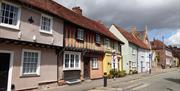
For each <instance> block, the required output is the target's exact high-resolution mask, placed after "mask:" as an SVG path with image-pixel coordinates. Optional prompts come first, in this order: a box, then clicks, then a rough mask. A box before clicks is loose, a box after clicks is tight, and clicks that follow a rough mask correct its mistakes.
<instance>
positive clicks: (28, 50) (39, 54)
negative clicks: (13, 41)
mask: <svg viewBox="0 0 180 91" xmlns="http://www.w3.org/2000/svg"><path fill="white" fill-rule="evenodd" d="M24 52H36V53H38V63H37V70H36V73H23V62H24ZM40 61H41V51H39V50H31V49H23V50H22V55H21V72H20V76H34V75H37V76H38V75H40Z"/></svg>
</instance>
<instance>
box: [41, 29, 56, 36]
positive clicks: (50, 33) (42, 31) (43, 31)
mask: <svg viewBox="0 0 180 91" xmlns="http://www.w3.org/2000/svg"><path fill="white" fill-rule="evenodd" d="M39 31H40V33H44V34H49V35H52V34H53V33H52V31H51V32H46V31H45V30H39Z"/></svg>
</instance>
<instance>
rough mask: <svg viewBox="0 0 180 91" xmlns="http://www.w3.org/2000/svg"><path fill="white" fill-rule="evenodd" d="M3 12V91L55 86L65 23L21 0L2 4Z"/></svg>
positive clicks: (0, 65) (0, 54) (0, 32)
mask: <svg viewBox="0 0 180 91" xmlns="http://www.w3.org/2000/svg"><path fill="white" fill-rule="evenodd" d="M0 10H1V15H0V91H11V89H15V90H25V89H34V88H38V87H41V85H43V84H44V83H46V84H48V83H56V82H57V79H58V75H57V73H58V72H57V70H58V69H57V62H58V61H57V60H58V55H57V54H58V52H60V51H61V49H62V46H63V26H64V25H63V20H61V19H60V18H58V17H57V16H55V15H53V14H51V13H48V12H47V11H43V10H40V9H37V8H35V7H33V6H31V5H28V4H26V3H23V2H22V1H21V0H0ZM47 72H48V74H47Z"/></svg>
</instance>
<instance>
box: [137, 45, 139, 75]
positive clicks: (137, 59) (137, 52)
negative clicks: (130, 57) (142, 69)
mask: <svg viewBox="0 0 180 91" xmlns="http://www.w3.org/2000/svg"><path fill="white" fill-rule="evenodd" d="M138 51H139V48H137V72H138V67H139V66H138V64H139V63H138V62H139V61H138V60H139V58H138V56H139V53H138Z"/></svg>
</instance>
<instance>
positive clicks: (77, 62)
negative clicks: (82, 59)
mask: <svg viewBox="0 0 180 91" xmlns="http://www.w3.org/2000/svg"><path fill="white" fill-rule="evenodd" d="M75 66H76V67H79V55H76V62H75Z"/></svg>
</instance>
